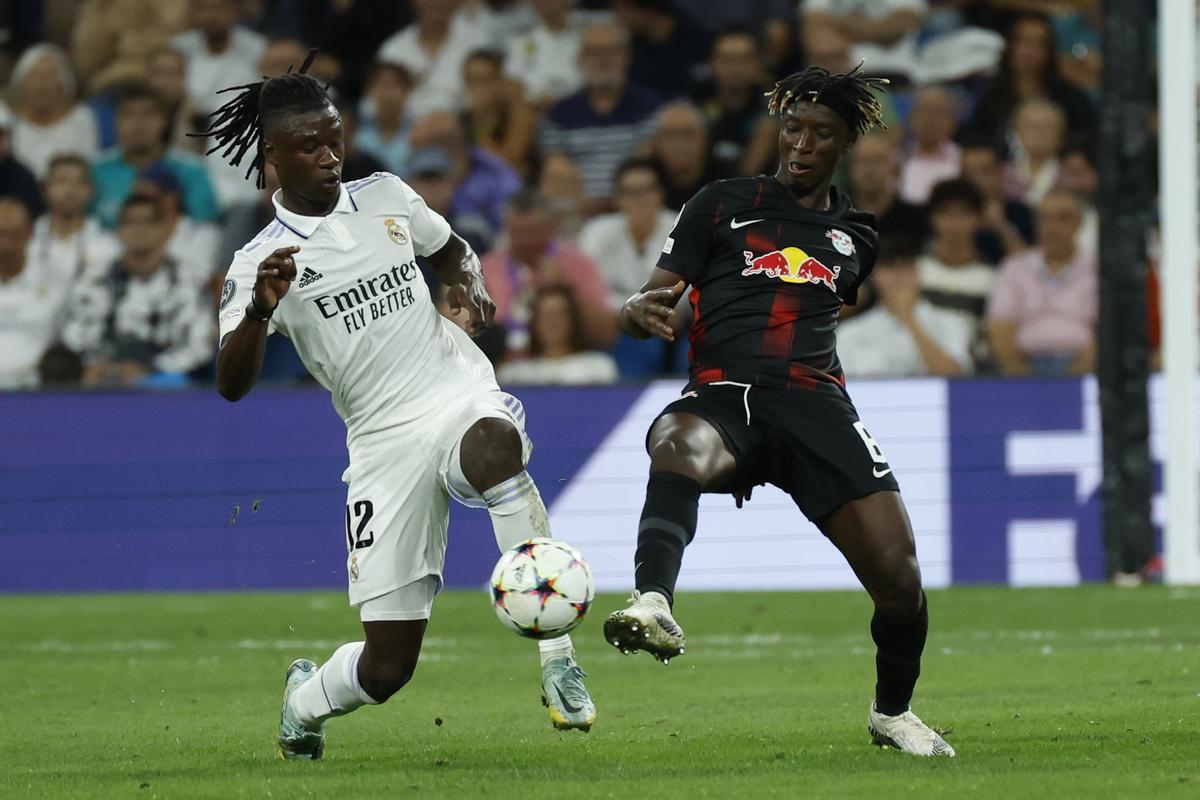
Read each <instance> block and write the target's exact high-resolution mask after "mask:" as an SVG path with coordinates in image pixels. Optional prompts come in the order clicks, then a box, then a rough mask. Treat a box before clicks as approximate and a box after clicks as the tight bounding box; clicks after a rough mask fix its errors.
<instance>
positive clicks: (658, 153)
mask: <svg viewBox="0 0 1200 800" xmlns="http://www.w3.org/2000/svg"><path fill="white" fill-rule="evenodd" d="M650 153H651V155H653V156H654V158H655V160H657V161H658V163H659V164H661V165H662V169H663V175H664V177H665V179H666V192H667V207H668V208H674V209H677V210H678V209H680V208H683V204H684V203H686V202H687V201H688V200H691V199H692V197H693V195H695V194H696V192H698V191H700V189H701V187H703V186H704V185H705V184H707V183H711V182H712V181H715V180H716V179H717V178H722V177H726V176H724V175H719V174H717V173H716V171H715V169H714V167H713V165H712V162H711V161H710V160H709V153H710V151H709V148H708V131H707V130H705V127H704V115H703V114H702V113H700V109H698V108H696V106H694V105H692V104H691V103H688V102H684V101H679V102H675V103H669V104H667V105H665V106H663V107H662V109H661V110H660V111H659V112H658V114H656V115H655V117H654V138H653V139H652V140H651V143H650Z"/></svg>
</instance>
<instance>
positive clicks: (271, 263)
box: [254, 245, 300, 314]
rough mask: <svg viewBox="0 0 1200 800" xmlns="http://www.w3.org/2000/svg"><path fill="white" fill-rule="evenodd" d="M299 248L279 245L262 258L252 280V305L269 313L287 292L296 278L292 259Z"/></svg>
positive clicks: (294, 264)
mask: <svg viewBox="0 0 1200 800" xmlns="http://www.w3.org/2000/svg"><path fill="white" fill-rule="evenodd" d="M299 252H300V248H299V247H297V246H295V245H292V246H291V247H281V248H279V249H278V250H276V251H275V252H274V253H271V255H269V256H267V257H266V258H264V259H263V260H262V263H261V264H259V265H258V277H257V279H256V280H255V281H254V305H255V306H257V308H258V310H259V311H261V312H262V313H264V314H270V313H271V312H272V311H274V310H275V306H277V305H279V301H280V300H282V299H283V296H284V295H285V294H287V293H288V289H290V288H291V286H292V281H294V280H295V279H296V262H295V261H294V260H293V259H292V256H294V255H295V254H296V253H299Z"/></svg>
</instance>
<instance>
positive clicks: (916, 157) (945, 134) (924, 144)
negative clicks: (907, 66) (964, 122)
mask: <svg viewBox="0 0 1200 800" xmlns="http://www.w3.org/2000/svg"><path fill="white" fill-rule="evenodd" d="M956 106H957V104H956V103H955V100H954V97H953V96H952V95H951V94H950V92H949V91H948V90H947V89H944V88H942V87H941V86H927V87H925V88H924V89H920V90H918V91H917V93H916V98H915V100H914V102H913V107H912V111H911V112H910V113H909V115H908V124H909V128H910V129H911V131H912V139H913V141H912V149H911V150H910V151H909V154H908V158H906V159H905V161H904V170H903V172H901V175H900V196H901V197H902V198H904V199H905V200H907V201H908V202H910V203H916V204H917V205H921V204H924V203H925V202H926V201H927V200H928V199H929V192H930V191H931V190H932V189H933V185H934V184H935V183H938V182H940V181H944V180H947V179H948V178H957V177H958V171H959V151H958V145H956V144H955V143H954V132H955V130H956V129H957V128H958V110H957V108H956Z"/></svg>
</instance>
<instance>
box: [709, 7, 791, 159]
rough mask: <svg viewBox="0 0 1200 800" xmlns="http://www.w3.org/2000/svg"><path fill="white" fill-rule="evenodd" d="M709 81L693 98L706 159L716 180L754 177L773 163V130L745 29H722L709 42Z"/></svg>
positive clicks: (751, 40)
mask: <svg viewBox="0 0 1200 800" xmlns="http://www.w3.org/2000/svg"><path fill="white" fill-rule="evenodd" d="M709 68H710V69H711V71H712V78H711V80H709V81H706V82H705V83H703V84H701V85H700V86H699V87H698V88H697V90H696V92H695V93H694V94H693V95H692V97H693V99H694V100H695V101H696V102H697V103H698V104H699V106H700V109H701V111H703V112H704V118H705V121H706V124H707V126H708V138H709V142H710V144H709V159H710V161H711V163H712V165H713V169H714V171H715V172H717V173H718V174H720V175H725V176H733V175H757V174H759V173H760V172H764V171H769V170H770V165H771V164H772V163H773V162H774V160H775V138H776V135H777V133H778V128H777V126H776V125H775V122H774V121H773V120H772V119H771V118H770V117H769V116H768V115H767V103H766V99H765V98H764V97H763V85H764V83H765V81H764V75H765V73H764V70H763V64H762V61H761V59H760V58H759V53H758V42H757V40H756V39H755V38H754V35H753V34H752V33H750V31H749V29H747V28H744V27H740V26H733V27H728V28H724V29H722V30H721V31H720V32H719V33H717V36H716V39H714V40H713V48H712V57H711V59H710V60H709Z"/></svg>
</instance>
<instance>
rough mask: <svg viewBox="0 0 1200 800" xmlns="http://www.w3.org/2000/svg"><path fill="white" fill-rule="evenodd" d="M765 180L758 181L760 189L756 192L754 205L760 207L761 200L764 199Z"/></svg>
mask: <svg viewBox="0 0 1200 800" xmlns="http://www.w3.org/2000/svg"><path fill="white" fill-rule="evenodd" d="M762 192H763V182H762V181H759V182H758V191H757V192H755V194H754V207H755V208H758V204H759V202H760V201H761V200H762Z"/></svg>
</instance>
